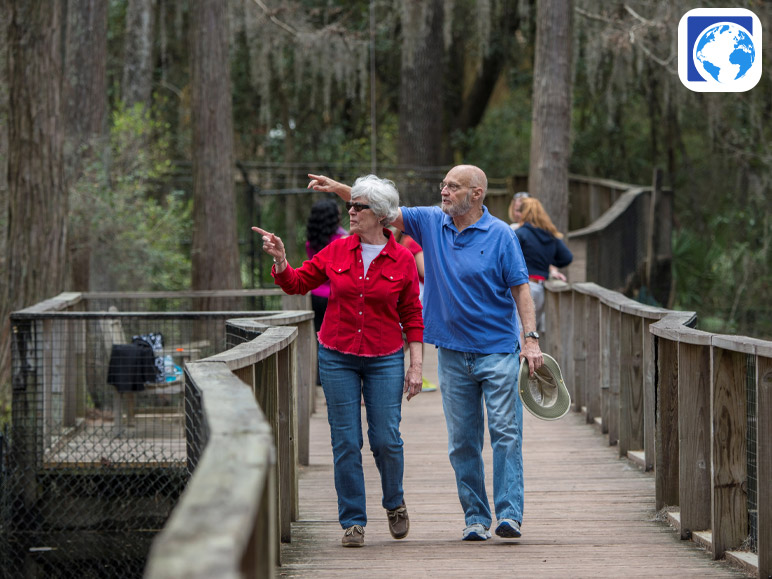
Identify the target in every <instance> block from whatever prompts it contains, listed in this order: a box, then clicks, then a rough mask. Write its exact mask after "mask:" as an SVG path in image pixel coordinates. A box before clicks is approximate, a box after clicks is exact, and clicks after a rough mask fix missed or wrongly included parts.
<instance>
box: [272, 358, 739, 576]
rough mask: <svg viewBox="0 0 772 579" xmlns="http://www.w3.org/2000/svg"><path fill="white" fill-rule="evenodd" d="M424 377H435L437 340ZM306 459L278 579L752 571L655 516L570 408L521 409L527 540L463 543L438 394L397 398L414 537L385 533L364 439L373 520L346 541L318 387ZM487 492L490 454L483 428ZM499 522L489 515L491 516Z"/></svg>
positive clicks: (650, 495) (624, 467) (625, 469)
mask: <svg viewBox="0 0 772 579" xmlns="http://www.w3.org/2000/svg"><path fill="white" fill-rule="evenodd" d="M425 356H426V360H425V368H424V370H425V372H424V373H425V375H426V376H427V377H428V378H430V379H431V380H433V381H435V382H436V381H437V374H436V356H435V351H434V348H433V347H431V346H429V345H427V347H426V353H425ZM319 393H320V396H318V397H317V400H318V403H317V412H316V413H315V414H314V416H313V417H312V423H311V451H310V465H309V466H308V467H303V469H302V472H301V478H300V483H299V492H300V516H299V520H298V521H297V522H296V523H294V524H293V526H292V543H291V544H284V545H282V561H283V565H282V567H281V568H280V570H279V573H278V574H279V576H280V577H355V576H365V577H368V578H369V579H372V578H377V577H378V578H380V577H411V578H412V577H515V576H517V577H528V578H530V577H561V578H562V577H615V578H616V577H625V578H631V577H679V578H682V577H695V578H696V577H747V575H745V574H744V573H742V572H741V571H739V570H738V569H736V568H735V567H732V566H730V565H728V564H727V563H725V562H721V561H719V562H716V561H713V560H712V559H711V558H710V556H709V555H708V554H706V553H705V552H704V551H703V550H702V549H701V548H700V547H698V546H696V545H695V544H694V543H692V542H689V541H680V540H679V538H678V535H677V533H676V532H675V531H674V530H672V529H671V528H670V527H669V526H668V525H667V524H666V523H664V522H660V521H658V520H657V516H656V515H657V513H656V512H655V510H654V504H655V502H654V479H653V476H652V475H651V474H650V473H644V472H642V471H641V470H639V469H638V468H637V467H636V466H634V465H633V464H632V463H631V462H629V461H627V460H626V459H619V458H618V457H617V449H616V447H609V446H608V443H607V439H606V437H605V436H603V435H601V434H600V433H599V432H598V431H597V430H596V429H595V428H594V427H592V426H589V425H587V424H586V423H585V420H584V416H583V415H579V414H575V413H571V414H569V415H567V416H566V417H564V418H563V419H561V420H559V421H557V422H543V421H540V420H537V419H535V418H533V417H532V416H530V415H529V414H528V413H527V412H525V413H524V414H525V426H524V431H525V432H524V462H525V514H524V521H523V537H522V538H521V539H518V540H511V539H509V540H503V539H499V538H498V537H495V536H494V537H493V538H492V539H491V540H489V541H486V542H484V543H478V542H464V541H461V532H462V530H463V527H464V519H463V513H462V511H461V507H460V505H459V502H458V497H457V494H456V486H455V479H454V477H453V471H452V469H451V467H450V463H449V461H448V457H447V438H446V430H445V420H444V417H443V414H442V403H441V400H440V393H439V391H437V392H426V393H422V394H421V395H419V396H418V397H417V398H414V399H413V400H411V401H410V402H409V403H407V402H405V403H404V404H403V410H402V414H403V418H402V428H401V430H402V435H403V439H404V442H405V481H404V487H405V501H406V503H407V506H408V512H409V514H410V524H411V527H410V535H409V536H408V537H407V538H406V539H404V540H402V541H395V540H393V539H392V538H391V536H390V535H389V531H388V527H387V523H386V515H385V511H384V510H383V509H382V508H381V505H380V497H381V495H380V483H379V477H378V473H377V470H376V468H375V464H374V462H373V459H372V455H371V454H370V452H369V447H368V445H367V439H366V437H365V448H364V450H363V459H364V464H365V478H366V485H367V501H368V516H369V522H368V525H367V527H366V534H365V544H366V545H365V547H364V548H362V549H346V548H343V547H341V545H340V539H341V537H342V534H343V532H342V530H341V528H340V525H339V524H338V521H337V504H336V495H335V488H334V484H333V472H332V451H331V449H330V438H329V426H328V424H327V417H326V413H325V407H324V397H323V395H321V391H320V392H319ZM485 456H486V474H487V476H486V478H487V479H488V483H489V489H488V494H489V499H490V500H492V497H493V493H492V488H491V486H490V482H491V476H490V475H491V472H492V469H491V454H490V446H489V444H488V442H487V437H486V455H485ZM494 524H495V523H494Z"/></svg>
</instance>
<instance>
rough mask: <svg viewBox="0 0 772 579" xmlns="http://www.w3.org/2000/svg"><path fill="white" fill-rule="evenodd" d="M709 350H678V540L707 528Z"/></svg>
mask: <svg viewBox="0 0 772 579" xmlns="http://www.w3.org/2000/svg"><path fill="white" fill-rule="evenodd" d="M710 384H711V379H710V346H709V345H707V344H703V345H693V344H685V343H681V344H680V345H679V347H678V439H679V446H680V454H679V459H680V460H679V467H678V472H679V481H678V487H679V489H680V492H679V501H678V503H679V505H681V538H682V539H689V538H691V535H692V531H704V530H706V529H709V528H710V516H711V515H710V488H711V483H710V444H711V443H710V438H711V436H710V396H711V394H710Z"/></svg>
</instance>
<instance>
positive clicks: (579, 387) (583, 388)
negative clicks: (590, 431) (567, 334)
mask: <svg viewBox="0 0 772 579" xmlns="http://www.w3.org/2000/svg"><path fill="white" fill-rule="evenodd" d="M571 295H572V296H573V315H572V316H571V319H572V320H573V329H572V335H573V354H574V355H573V361H574V363H573V372H572V374H571V376H572V380H571V381H572V382H573V383H574V386H573V397H572V398H573V399H572V402H573V407H574V411H575V412H581V411H582V408H583V407H586V406H587V395H586V393H587V387H588V386H587V384H586V383H585V374H586V362H587V350H586V342H585V340H586V339H587V320H586V319H585V317H584V303H585V296H584V294H581V293H579V292H577V291H576V290H574V291H572V292H571Z"/></svg>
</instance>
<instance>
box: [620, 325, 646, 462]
mask: <svg viewBox="0 0 772 579" xmlns="http://www.w3.org/2000/svg"><path fill="white" fill-rule="evenodd" d="M642 326H643V324H642V320H641V317H640V316H637V315H635V314H631V313H626V312H622V313H621V330H620V331H621V340H620V350H621V352H620V373H619V456H626V455H627V451H629V450H641V449H643V377H642V368H641V361H642V360H641V359H642V357H643V337H642V334H641V328H642Z"/></svg>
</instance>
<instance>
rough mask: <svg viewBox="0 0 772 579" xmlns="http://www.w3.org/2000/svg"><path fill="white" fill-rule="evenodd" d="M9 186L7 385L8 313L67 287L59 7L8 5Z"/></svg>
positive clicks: (43, 1)
mask: <svg viewBox="0 0 772 579" xmlns="http://www.w3.org/2000/svg"><path fill="white" fill-rule="evenodd" d="M9 6H10V8H9V9H8V10H7V11H6V12H5V17H6V18H7V19H8V20H7V22H8V27H9V28H8V78H9V80H10V93H9V124H8V126H9V129H8V130H9V132H8V135H9V137H8V152H9V155H8V188H9V212H8V229H7V235H8V237H7V252H8V253H7V256H8V258H7V262H6V264H7V272H8V277H7V280H8V284H7V286H6V292H7V293H6V294H5V295H4V296H3V299H2V300H1V302H0V303H1V304H2V311H1V312H0V316H1V317H0V320H2V323H3V331H2V340H0V341H1V342H2V343H1V344H0V361H2V364H0V368H3V369H4V370H5V372H4V374H3V376H0V383H3V384H7V382H8V380H7V377H8V364H7V356H8V354H9V352H10V347H9V341H8V339H9V338H8V336H9V325H8V324H9V322H8V314H9V313H10V312H12V311H14V310H16V309H20V308H22V307H26V306H29V305H32V304H34V303H36V302H38V301H41V300H43V299H45V298H48V297H51V296H53V295H56V294H58V293H59V292H61V291H62V290H63V289H64V279H65V258H66V251H65V249H66V247H67V190H66V188H65V187H64V178H63V173H64V172H63V156H62V131H63V128H62V126H61V122H60V119H61V115H60V84H61V81H60V79H61V73H62V66H61V53H60V48H61V45H60V20H61V18H60V12H61V9H60V3H59V2H53V3H52V2H49V1H48V0H24V1H17V2H11V3H9Z"/></svg>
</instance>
